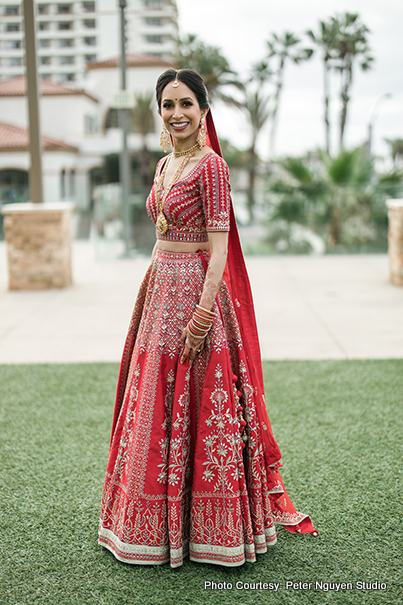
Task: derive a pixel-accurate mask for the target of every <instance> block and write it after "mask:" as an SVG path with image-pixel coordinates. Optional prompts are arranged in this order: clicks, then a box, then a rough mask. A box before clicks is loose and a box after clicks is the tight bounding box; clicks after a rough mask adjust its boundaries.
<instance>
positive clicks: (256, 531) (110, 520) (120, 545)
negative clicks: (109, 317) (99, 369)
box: [99, 250, 313, 567]
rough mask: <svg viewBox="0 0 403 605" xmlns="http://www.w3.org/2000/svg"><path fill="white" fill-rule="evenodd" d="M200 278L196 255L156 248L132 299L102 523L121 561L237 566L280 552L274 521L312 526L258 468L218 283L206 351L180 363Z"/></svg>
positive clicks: (230, 317)
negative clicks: (260, 555) (274, 548)
mask: <svg viewBox="0 0 403 605" xmlns="http://www.w3.org/2000/svg"><path fill="white" fill-rule="evenodd" d="M203 254H204V255H205V258H206V259H207V258H208V253H203ZM204 278H205V269H204V266H203V262H202V259H201V256H200V254H199V253H180V254H177V253H168V252H162V251H159V250H157V252H156V255H155V257H154V260H153V262H152V263H151V266H150V267H149V269H148V271H147V274H146V276H145V278H144V280H143V283H142V285H141V288H140V291H139V294H138V298H137V301H136V305H135V309H134V312H133V317H132V321H131V324H130V327H129V333H128V336H127V340H126V344H125V349H124V353H123V358H122V364H121V372H120V380H119V386H118V394H117V401H118V402H119V401H120V409H119V405H118V417H117V418H116V426H115V429H114V432H113V435H112V441H111V449H110V456H109V462H108V467H107V473H106V479H105V484H104V490H103V498H102V511H101V520H100V527H99V544H101V545H102V546H104V547H106V548H107V549H109V550H110V551H112V553H113V554H114V555H115V557H116V558H117V559H119V560H120V561H124V562H126V563H137V564H161V563H166V562H170V564H171V566H172V567H178V566H180V565H181V564H182V562H183V557H184V556H186V555H189V556H190V559H191V560H193V561H200V562H207V563H216V564H220V565H226V566H236V565H241V564H242V563H244V562H245V560H247V561H255V559H256V553H262V552H266V550H267V546H270V545H273V544H275V542H276V531H275V527H274V523H280V524H282V525H284V526H288V527H289V528H290V529H291V531H292V528H293V527H294V528H295V527H296V526H297V525H298V527H301V523H302V525H304V524H305V523H306V524H309V525H310V523H311V522H310V520H309V517H307V515H304V514H302V513H298V512H297V511H296V510H295V508H294V507H293V505H292V503H291V501H290V499H289V498H288V496H287V493H286V491H285V489H284V486H283V483H282V480H281V477H280V473H279V472H278V466H280V465H279V464H275V465H273V466H267V465H266V464H265V461H264V456H263V452H262V447H261V444H260V439H259V432H260V428H259V424H258V420H257V415H256V410H255V407H254V401H253V385H252V384H251V381H250V378H249V376H248V372H247V369H246V367H247V366H246V363H245V358H244V352H243V345H242V339H241V335H240V330H239V326H238V323H237V318H236V314H235V311H234V307H233V302H232V300H231V298H230V295H229V292H228V289H227V287H226V284H225V283H224V282H223V283H222V285H221V288H220V291H219V294H218V296H217V302H216V303H215V304H214V311H215V320H214V325H213V327H212V329H211V331H210V333H209V335H208V337H207V340H206V347H205V350H204V351H203V352H202V353H201V354H200V355H199V356H198V357H197V358H196V360H195V361H194V363H193V365H192V366H191V367H189V363H188V362H187V361H186V363H185V364H180V363H179V354H180V351H181V346H180V342H179V339H180V336H181V333H182V330H183V328H184V327H185V326H186V324H187V322H188V321H189V319H190V317H191V316H192V313H193V310H194V307H195V305H196V303H198V301H199V300H200V296H201V293H202V289H203V282H204ZM245 439H247V440H245ZM312 529H313V528H312ZM297 531H300V530H297ZM308 531H310V530H308Z"/></svg>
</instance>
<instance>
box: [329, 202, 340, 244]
mask: <svg viewBox="0 0 403 605" xmlns="http://www.w3.org/2000/svg"><path fill="white" fill-rule="evenodd" d="M340 243H341V221H340V212H339V211H338V210H337V208H333V209H332V211H331V213H330V223H329V244H330V245H331V246H337V245H338V244H340Z"/></svg>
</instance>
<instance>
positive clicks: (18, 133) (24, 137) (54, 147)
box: [0, 122, 78, 153]
mask: <svg viewBox="0 0 403 605" xmlns="http://www.w3.org/2000/svg"><path fill="white" fill-rule="evenodd" d="M28 142H29V136H28V130H27V129H25V128H18V126H11V124H4V122H0V153H1V152H3V153H4V152H8V151H28ZM42 147H43V150H44V151H69V152H72V153H77V152H78V149H77V147H74V146H73V145H68V144H67V143H65V142H64V141H61V140H60V139H53V138H52V137H47V136H45V135H42Z"/></svg>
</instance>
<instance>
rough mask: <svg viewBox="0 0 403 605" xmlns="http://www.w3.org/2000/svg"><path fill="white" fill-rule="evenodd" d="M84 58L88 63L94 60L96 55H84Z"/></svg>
mask: <svg viewBox="0 0 403 605" xmlns="http://www.w3.org/2000/svg"><path fill="white" fill-rule="evenodd" d="M84 59H85V60H86V62H87V63H90V62H91V61H96V60H97V56H96V55H85V56H84Z"/></svg>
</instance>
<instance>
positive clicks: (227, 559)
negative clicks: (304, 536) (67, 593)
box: [98, 527, 277, 568]
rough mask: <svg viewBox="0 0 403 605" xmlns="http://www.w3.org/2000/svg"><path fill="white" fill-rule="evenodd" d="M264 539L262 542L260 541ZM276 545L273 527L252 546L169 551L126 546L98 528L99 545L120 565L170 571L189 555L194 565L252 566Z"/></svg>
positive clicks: (188, 547) (195, 546)
mask: <svg viewBox="0 0 403 605" xmlns="http://www.w3.org/2000/svg"><path fill="white" fill-rule="evenodd" d="M263 540H264V542H263ZM276 542H277V536H276V531H275V528H274V527H272V528H266V530H265V535H264V536H263V535H259V536H254V544H244V545H242V546H238V547H224V546H214V545H211V544H210V545H206V544H196V543H193V542H191V543H190V544H186V546H185V547H184V548H179V549H170V548H169V546H164V547H156V546H138V545H135V544H126V543H124V542H122V541H121V540H119V538H118V537H117V536H116V535H115V534H114V533H113V532H112V531H110V530H109V529H106V528H105V527H100V530H99V539H98V544H99V545H100V546H103V547H104V548H106V549H107V550H109V551H110V552H111V553H112V554H113V556H114V557H115V558H116V559H117V560H118V561H121V562H122V563H128V564H129V565H164V564H165V563H170V565H171V567H172V568H175V567H180V566H181V565H182V563H183V559H184V558H185V557H187V556H189V559H190V561H193V562H196V563H210V564H212V565H223V566H225V567H238V566H240V565H243V564H244V563H245V562H250V563H254V562H255V561H256V554H263V553H266V552H267V547H268V546H274V545H275V544H276Z"/></svg>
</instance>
